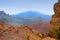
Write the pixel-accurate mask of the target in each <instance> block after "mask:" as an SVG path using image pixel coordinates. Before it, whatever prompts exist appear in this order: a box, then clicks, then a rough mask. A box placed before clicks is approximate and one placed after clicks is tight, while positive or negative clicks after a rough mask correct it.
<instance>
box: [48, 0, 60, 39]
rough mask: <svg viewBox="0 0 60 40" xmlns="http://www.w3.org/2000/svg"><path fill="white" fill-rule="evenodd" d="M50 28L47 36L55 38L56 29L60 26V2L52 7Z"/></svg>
mask: <svg viewBox="0 0 60 40" xmlns="http://www.w3.org/2000/svg"><path fill="white" fill-rule="evenodd" d="M50 24H51V26H50V28H49V33H48V34H49V36H50V37H54V38H56V33H55V31H56V29H55V27H56V26H57V25H60V0H58V2H57V3H55V5H54V15H53V16H52V20H51V22H50ZM57 27H58V26H57Z"/></svg>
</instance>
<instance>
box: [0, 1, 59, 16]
mask: <svg viewBox="0 0 60 40" xmlns="http://www.w3.org/2000/svg"><path fill="white" fill-rule="evenodd" d="M57 1H58V0H0V11H5V12H6V13H7V14H10V15H15V14H18V13H21V12H25V11H37V12H40V13H43V14H47V15H52V14H54V10H53V5H54V4H55V3H56V2H57Z"/></svg>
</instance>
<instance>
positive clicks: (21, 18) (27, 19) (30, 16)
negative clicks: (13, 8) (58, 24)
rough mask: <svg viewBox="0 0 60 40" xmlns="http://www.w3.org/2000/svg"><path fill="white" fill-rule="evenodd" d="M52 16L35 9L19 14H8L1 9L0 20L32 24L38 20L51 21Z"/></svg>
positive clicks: (16, 23) (11, 23)
mask: <svg viewBox="0 0 60 40" xmlns="http://www.w3.org/2000/svg"><path fill="white" fill-rule="evenodd" d="M50 19H51V16H49V15H43V14H42V13H39V12H35V11H27V12H23V13H20V14H17V15H8V14H6V13H5V12H4V11H0V21H3V22H5V23H7V24H10V25H23V24H24V25H31V24H34V23H38V22H44V21H50Z"/></svg>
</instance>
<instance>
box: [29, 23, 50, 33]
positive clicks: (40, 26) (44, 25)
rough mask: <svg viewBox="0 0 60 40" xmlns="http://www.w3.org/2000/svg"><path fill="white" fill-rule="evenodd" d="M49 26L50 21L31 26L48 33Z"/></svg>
mask: <svg viewBox="0 0 60 40" xmlns="http://www.w3.org/2000/svg"><path fill="white" fill-rule="evenodd" d="M49 26H50V23H49V22H42V23H36V24H32V25H30V26H29V27H31V28H33V29H35V30H36V31H38V32H42V33H47V32H48V28H49Z"/></svg>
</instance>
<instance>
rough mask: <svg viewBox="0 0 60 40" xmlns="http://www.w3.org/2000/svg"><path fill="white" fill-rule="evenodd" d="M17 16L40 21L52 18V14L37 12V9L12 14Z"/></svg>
mask: <svg viewBox="0 0 60 40" xmlns="http://www.w3.org/2000/svg"><path fill="white" fill-rule="evenodd" d="M12 16H13V17H15V18H18V19H21V18H23V19H31V20H37V21H38V20H39V21H50V20H51V16H49V15H45V14H42V13H39V12H35V11H27V12H23V13H19V14H16V15H12Z"/></svg>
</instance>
